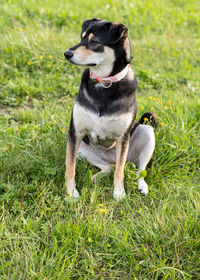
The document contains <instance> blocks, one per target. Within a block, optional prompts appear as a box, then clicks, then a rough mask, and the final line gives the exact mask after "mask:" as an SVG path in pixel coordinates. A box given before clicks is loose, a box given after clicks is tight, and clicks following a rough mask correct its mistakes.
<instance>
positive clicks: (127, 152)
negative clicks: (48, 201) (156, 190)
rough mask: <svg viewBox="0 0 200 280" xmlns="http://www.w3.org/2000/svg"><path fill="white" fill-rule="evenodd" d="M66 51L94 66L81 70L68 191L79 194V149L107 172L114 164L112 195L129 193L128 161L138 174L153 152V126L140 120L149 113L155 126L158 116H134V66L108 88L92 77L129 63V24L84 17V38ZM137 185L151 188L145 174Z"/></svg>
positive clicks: (70, 139)
mask: <svg viewBox="0 0 200 280" xmlns="http://www.w3.org/2000/svg"><path fill="white" fill-rule="evenodd" d="M64 55H65V57H66V59H67V60H69V61H70V62H71V63H73V64H77V65H83V66H89V67H90V69H89V68H87V69H86V70H85V71H84V73H83V75H82V79H81V84H80V89H79V93H78V96H77V99H76V102H75V106H74V108H73V112H72V117H71V124H70V129H69V137H68V144H67V154H66V173H65V178H66V188H67V192H68V194H69V195H71V196H74V197H78V196H79V193H78V191H77V189H76V184H75V180H74V176H75V163H76V155H77V152H79V153H80V154H81V155H82V156H84V157H86V158H87V159H88V161H89V162H90V163H91V164H94V165H96V166H98V167H99V168H101V170H102V171H101V172H108V171H109V170H110V169H111V166H110V164H113V163H114V164H116V168H115V173H114V197H115V198H117V199H120V198H122V197H123V196H124V195H125V190H124V179H123V178H124V165H125V162H126V160H129V161H132V162H134V163H135V164H136V165H137V167H138V175H139V173H140V171H141V170H144V169H145V168H146V165H147V163H148V162H149V160H150V158H151V156H152V154H153V151H154V147H155V136H154V131H153V129H152V127H150V126H144V125H142V124H141V123H143V121H142V120H143V119H144V118H148V119H149V120H150V121H151V123H152V124H153V125H154V126H155V125H156V123H157V119H156V117H155V114H152V113H146V115H145V116H144V117H143V119H142V118H141V120H140V121H139V123H137V122H136V121H135V119H136V114H137V104H136V89H137V80H136V77H135V75H134V72H133V70H132V68H131V67H130V68H129V70H128V73H127V75H126V76H125V77H124V78H123V79H121V80H120V81H118V82H116V83H113V84H112V85H111V86H110V87H108V88H105V87H103V86H102V84H101V83H99V82H97V81H95V80H92V79H91V78H90V70H91V69H92V71H93V73H94V74H95V75H96V76H104V77H108V76H114V75H116V74H117V73H119V72H121V71H122V70H123V69H124V68H125V67H126V66H127V64H129V63H130V62H131V46H130V40H129V38H128V29H127V27H126V26H124V25H123V24H120V23H112V22H106V21H103V20H99V19H91V20H86V21H85V22H84V23H83V25H82V32H81V42H80V43H79V44H77V45H75V46H74V47H72V48H70V49H69V50H67V51H66V52H65V54H64ZM106 86H107V85H106ZM108 86H109V84H108ZM138 189H139V190H140V191H141V193H144V194H146V193H147V192H148V186H147V184H146V182H145V181H144V178H140V179H138Z"/></svg>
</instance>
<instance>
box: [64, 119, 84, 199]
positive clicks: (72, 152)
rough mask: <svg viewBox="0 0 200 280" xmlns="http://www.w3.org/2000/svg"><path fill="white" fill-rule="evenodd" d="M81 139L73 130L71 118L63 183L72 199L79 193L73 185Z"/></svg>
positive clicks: (74, 184)
mask: <svg viewBox="0 0 200 280" xmlns="http://www.w3.org/2000/svg"><path fill="white" fill-rule="evenodd" d="M81 140H82V137H78V136H77V134H76V131H75V128H74V124H73V118H72V119H71V124H70V129H69V134H68V142H67V150H66V172H65V182H66V188H67V193H68V194H69V195H70V196H72V197H76V198H77V197H79V193H78V191H77V189H76V183H75V168H76V155H77V152H78V148H79V145H80V142H81Z"/></svg>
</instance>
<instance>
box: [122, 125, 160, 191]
mask: <svg viewBox="0 0 200 280" xmlns="http://www.w3.org/2000/svg"><path fill="white" fill-rule="evenodd" d="M154 148H155V135H154V131H153V128H152V127H151V126H149V125H139V126H138V127H137V128H136V130H135V131H134V133H133V135H132V137H131V139H130V144H129V152H128V156H127V161H130V162H133V163H135V164H136V166H137V168H138V171H137V177H139V175H140V172H141V171H142V170H145V169H146V166H147V164H148V162H149V161H150V159H151V157H152V155H153V152H154ZM138 190H139V191H140V192H141V193H142V194H147V193H148V185H147V183H146V182H145V180H144V178H139V179H138Z"/></svg>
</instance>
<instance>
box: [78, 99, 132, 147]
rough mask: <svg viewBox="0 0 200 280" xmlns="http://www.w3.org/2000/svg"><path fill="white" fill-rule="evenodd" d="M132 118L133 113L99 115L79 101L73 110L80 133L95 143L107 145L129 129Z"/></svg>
mask: <svg viewBox="0 0 200 280" xmlns="http://www.w3.org/2000/svg"><path fill="white" fill-rule="evenodd" d="M132 118H133V115H132V114H131V113H123V114H120V115H117V114H114V115H110V116H98V115H97V114H95V113H93V112H91V111H89V110H87V109H86V108H84V107H83V106H81V105H79V104H78V103H76V104H75V106H74V110H73V120H74V126H75V130H76V132H77V133H78V135H79V136H85V135H88V136H89V138H90V140H91V141H92V142H93V143H94V144H99V143H101V145H102V143H103V142H105V146H107V145H109V142H110V143H112V141H111V140H115V139H116V138H118V137H120V136H122V135H123V134H124V133H125V132H126V131H127V129H128V128H129V126H130V124H131V122H132ZM106 142H107V143H106Z"/></svg>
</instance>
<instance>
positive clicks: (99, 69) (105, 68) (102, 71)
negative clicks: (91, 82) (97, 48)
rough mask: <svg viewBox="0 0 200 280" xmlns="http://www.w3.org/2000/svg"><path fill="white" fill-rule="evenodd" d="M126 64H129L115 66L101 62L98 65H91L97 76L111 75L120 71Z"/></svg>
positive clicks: (91, 69)
mask: <svg viewBox="0 0 200 280" xmlns="http://www.w3.org/2000/svg"><path fill="white" fill-rule="evenodd" d="M126 66H127V64H126V65H120V66H118V67H116V66H115V67H114V66H113V64H111V65H108V64H101V65H98V66H96V67H91V68H90V71H91V72H92V73H94V75H95V76H97V77H110V76H114V75H116V74H118V73H120V72H121V71H122V70H123V69H124V68H125V67H126Z"/></svg>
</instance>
